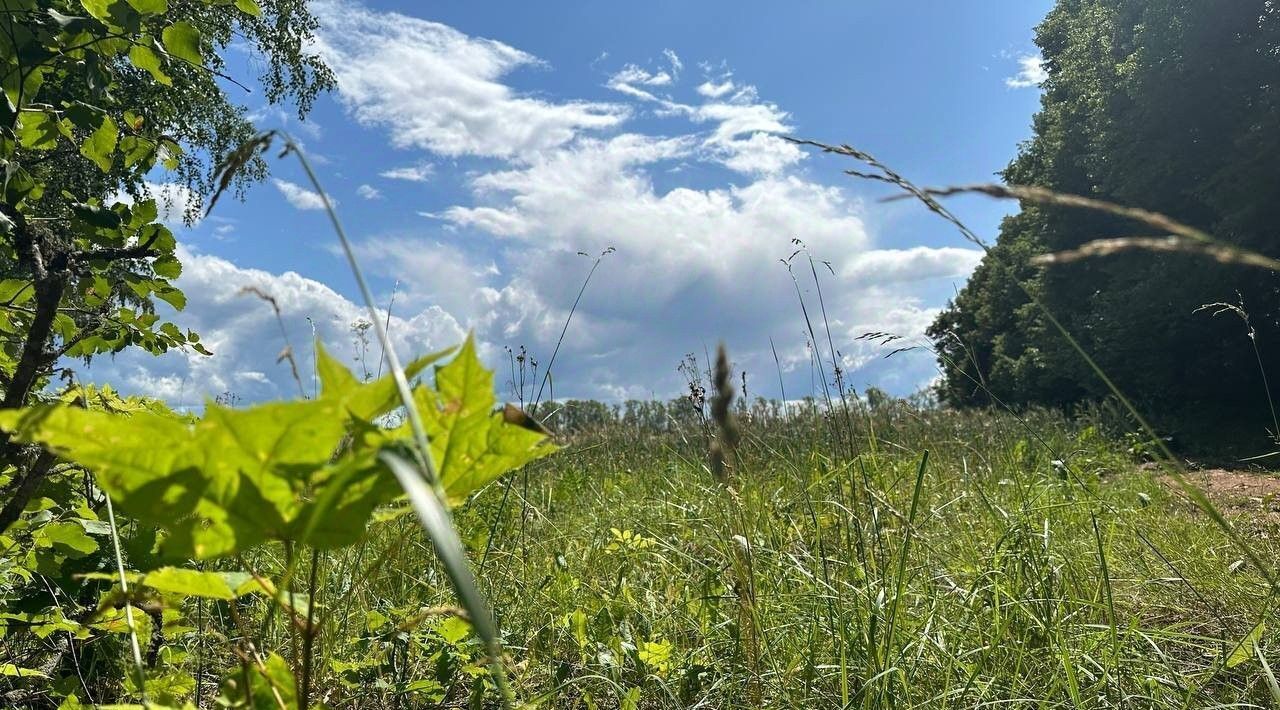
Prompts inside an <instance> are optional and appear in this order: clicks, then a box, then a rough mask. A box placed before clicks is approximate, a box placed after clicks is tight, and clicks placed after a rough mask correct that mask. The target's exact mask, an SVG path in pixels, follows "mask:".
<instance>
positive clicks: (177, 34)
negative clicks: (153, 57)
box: [160, 22, 202, 65]
mask: <svg viewBox="0 0 1280 710" xmlns="http://www.w3.org/2000/svg"><path fill="white" fill-rule="evenodd" d="M160 40H161V41H162V42H164V48H165V51H167V52H169V54H172V55H173V56H175V57H177V58H179V59H183V60H186V61H188V62H191V63H192V64H196V65H198V64H200V63H201V61H202V60H201V57H200V30H198V29H196V28H195V25H192V24H191V23H190V22H175V23H173V24H172V25H169V26H168V27H166V28H164V32H162V33H161V34H160Z"/></svg>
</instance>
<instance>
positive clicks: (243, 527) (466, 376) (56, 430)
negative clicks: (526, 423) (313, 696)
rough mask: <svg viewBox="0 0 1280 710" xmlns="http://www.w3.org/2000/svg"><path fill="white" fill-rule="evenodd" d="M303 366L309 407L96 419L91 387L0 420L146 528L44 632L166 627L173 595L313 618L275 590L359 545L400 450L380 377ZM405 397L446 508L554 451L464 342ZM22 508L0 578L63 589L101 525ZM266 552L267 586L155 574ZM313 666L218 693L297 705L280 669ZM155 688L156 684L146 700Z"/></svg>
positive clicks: (387, 388) (261, 662)
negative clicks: (269, 553)
mask: <svg viewBox="0 0 1280 710" xmlns="http://www.w3.org/2000/svg"><path fill="white" fill-rule="evenodd" d="M450 354H451V351H444V352H440V353H435V354H433V355H428V356H425V357H422V358H419V359H417V360H415V361H414V362H412V363H410V364H409V366H408V367H406V373H407V374H408V375H409V376H411V377H412V376H415V375H417V374H419V373H421V372H423V371H424V370H425V369H426V368H427V367H428V366H430V365H432V364H433V363H437V362H439V361H441V360H443V359H444V358H446V357H447V356H449V355H450ZM317 362H318V364H317V371H318V376H319V380H320V385H321V391H320V394H319V396H318V397H316V398H315V399H311V400H300V401H290V402H272V403H266V404H261V405H258V406H255V407H251V408H247V409H239V410H235V409H228V408H225V407H221V406H219V405H217V404H215V403H212V402H210V403H208V404H207V405H206V407H205V413H204V415H203V416H201V417H199V418H195V417H186V416H179V415H176V414H174V413H172V412H168V411H165V410H163V409H161V408H159V407H157V406H155V405H152V404H150V403H144V402H128V401H117V400H115V399H112V400H111V406H110V407H109V408H107V407H102V406H96V403H97V401H99V400H101V399H103V398H104V397H105V395H104V394H103V393H102V392H101V391H86V392H83V393H80V394H77V395H76V396H74V397H65V398H63V399H64V400H66V401H63V402H58V403H51V404H45V405H37V406H33V407H28V408H25V409H22V410H8V411H2V412H0V429H3V430H5V431H6V432H9V433H11V434H12V435H13V436H14V438H15V439H16V440H18V441H21V442H28V443H39V444H41V445H43V446H45V447H46V448H47V449H48V450H50V451H52V452H55V453H56V454H57V455H58V456H59V457H61V458H63V459H65V460H67V461H69V462H71V463H72V464H74V465H75V466H77V467H82V468H83V469H85V470H88V471H91V472H92V474H93V479H92V480H93V485H92V487H93V488H95V489H100V490H101V492H102V493H105V494H108V495H110V496H111V497H112V499H113V501H114V502H115V503H116V504H117V505H118V506H119V508H120V510H121V511H122V512H125V513H127V514H129V515H130V516H131V517H132V518H133V519H134V520H136V521H137V522H138V523H139V524H141V525H142V526H143V527H144V529H146V528H154V529H158V531H159V534H158V535H155V534H151V535H144V536H142V540H144V541H150V542H149V543H148V545H147V546H146V548H145V550H144V554H141V555H137V556H134V555H131V556H130V562H131V563H132V565H133V567H134V569H135V570H139V571H136V572H133V573H130V574H128V575H126V581H127V583H128V584H129V590H128V592H126V591H125V590H124V589H123V587H121V588H115V589H114V590H113V589H110V586H111V585H108V589H107V591H105V592H103V596H102V597H101V598H100V600H99V601H98V603H97V605H96V606H97V612H95V616H94V617H90V619H89V620H86V621H76V620H68V619H65V617H61V616H60V611H59V610H60V607H57V606H55V607H54V608H53V610H52V611H44V612H42V613H43V614H46V615H48V614H50V613H53V614H55V615H54V616H50V617H49V618H48V621H47V622H44V621H42V622H41V623H42V624H45V625H47V624H54V625H55V626H50V627H48V630H47V631H44V633H45V634H46V635H47V634H48V633H52V632H53V631H56V630H65V631H68V632H72V633H74V634H76V635H77V638H79V639H81V640H90V639H92V638H93V637H94V635H95V631H107V632H109V633H110V632H115V633H124V632H127V631H128V627H127V625H124V624H121V623H120V619H119V618H118V615H116V614H115V613H114V612H111V613H110V614H108V615H106V616H104V613H106V612H109V611H110V610H113V609H118V608H122V607H124V606H125V605H130V606H136V607H138V608H142V609H148V608H149V609H151V610H152V611H151V612H149V613H152V614H153V615H154V616H158V617H159V618H160V619H162V620H163V619H165V614H172V615H174V616H173V618H172V619H171V621H170V623H168V624H166V626H169V627H172V625H173V624H174V623H177V622H178V616H177V615H178V614H179V613H180V612H181V611H182V610H183V609H184V603H186V602H187V601H188V600H194V599H204V600H212V601H217V602H223V603H226V602H233V601H235V600H237V599H240V598H241V597H244V596H245V595H247V594H257V595H260V596H262V597H263V598H264V599H267V600H269V601H272V602H275V603H278V604H280V605H281V607H282V609H284V611H285V612H286V613H287V614H289V615H290V616H291V617H292V618H293V619H294V621H295V622H296V623H305V624H306V625H307V626H308V628H309V625H310V624H311V622H310V621H309V619H311V618H312V615H313V614H314V612H315V609H316V608H317V607H316V604H317V602H316V600H315V597H314V591H315V590H314V589H313V590H310V591H308V592H307V593H306V594H303V595H296V594H294V593H292V592H289V591H286V590H287V589H289V586H288V585H289V582H288V578H289V577H290V575H292V574H293V570H294V566H295V565H296V564H298V562H297V561H298V560H299V559H301V558H300V557H299V554H298V553H300V550H301V549H302V548H304V547H305V548H309V549H311V550H314V551H316V553H317V554H318V553H319V552H321V551H327V550H336V549H338V548H342V547H346V546H349V545H352V544H354V543H356V542H359V541H361V540H363V539H365V537H366V529H367V526H368V524H369V522H370V520H371V519H372V518H373V516H374V512H375V510H376V509H378V508H380V507H383V506H385V505H386V504H388V503H391V502H392V501H393V500H394V499H395V498H397V497H398V496H399V495H401V494H402V491H401V488H400V486H399V485H398V484H397V481H396V478H395V477H394V476H392V475H391V474H390V473H389V472H388V471H387V470H386V469H385V468H384V467H383V465H382V464H381V463H380V462H379V460H378V453H379V452H381V451H384V450H396V449H399V448H402V447H404V446H405V444H406V442H407V440H408V439H409V433H408V431H407V430H406V429H405V428H404V427H391V428H388V427H386V426H382V425H380V424H379V422H380V421H384V420H385V418H386V417H387V415H389V414H391V413H393V411H394V410H395V409H396V408H397V407H398V406H399V401H398V399H397V393H396V387H395V382H394V380H393V377H392V376H391V375H388V376H386V377H383V378H381V379H378V380H375V381H371V382H359V381H358V380H356V378H355V377H354V376H353V375H352V374H351V372H350V371H348V370H347V369H346V368H345V367H344V366H342V365H341V364H339V363H338V362H337V361H336V360H334V359H333V358H332V357H331V356H329V355H328V353H327V352H326V351H325V350H324V349H323V347H319V346H318V347H317ZM94 395H96V396H94ZM414 395H415V399H416V401H417V402H418V403H419V407H420V408H421V414H422V416H423V418H424V419H425V420H426V421H427V422H428V427H429V429H430V431H431V434H432V443H433V451H434V453H435V454H436V456H437V457H438V463H439V472H440V476H441V482H442V483H443V485H444V488H445V490H446V491H448V494H449V499H450V501H452V502H453V503H454V504H460V503H462V502H464V501H465V500H466V499H467V498H468V497H470V496H471V495H472V494H473V493H475V492H476V491H477V490H479V489H480V488H481V487H483V486H484V485H485V484H487V483H489V482H490V481H492V480H494V479H495V478H497V477H498V476H500V475H501V474H503V473H505V472H507V471H509V470H512V469H515V468H518V467H520V466H523V465H524V464H526V463H528V462H530V461H532V460H534V459H536V458H539V457H542V456H545V455H547V454H548V453H550V452H551V451H552V450H554V447H551V446H548V445H546V444H545V442H544V438H545V437H544V436H543V435H542V434H540V433H537V432H534V431H530V430H529V429H526V428H522V427H518V426H512V425H508V424H507V423H506V422H505V420H504V419H503V416H502V414H501V413H500V412H497V411H494V409H495V408H494V397H493V391H492V373H490V372H489V371H487V370H485V369H484V367H483V366H482V365H481V364H480V361H479V359H478V357H477V354H476V350H475V347H474V344H473V343H472V342H471V340H468V341H467V342H466V343H465V344H464V345H463V346H462V347H461V348H460V349H458V350H457V352H456V354H455V355H454V356H453V357H452V359H450V360H449V361H448V362H447V363H446V364H444V365H440V366H437V368H436V371H435V387H434V388H432V387H428V386H427V385H425V384H419V385H418V386H417V388H416V389H415V390H414ZM108 399H109V398H108ZM91 403H92V404H91ZM42 510H43V508H42ZM32 512H35V513H36V514H35V515H31V514H28V515H27V516H26V517H24V518H23V520H22V521H21V523H22V525H21V526H20V527H19V529H18V530H15V531H14V532H15V534H20V533H21V532H22V531H24V530H26V529H28V528H31V529H33V530H34V532H33V533H32V535H33V537H32V541H31V545H30V549H29V552H27V553H26V555H25V556H24V555H22V554H20V551H21V548H18V547H15V545H14V544H13V541H12V539H9V538H6V539H5V540H4V541H5V542H6V545H5V548H6V549H9V550H13V551H18V552H19V554H17V555H13V554H12V553H10V554H6V555H5V556H4V557H3V558H0V559H2V560H3V561H4V564H5V566H6V567H5V569H6V570H7V572H8V573H10V574H13V575H16V576H18V577H22V578H25V579H30V578H31V577H32V576H33V575H37V574H48V575H56V576H57V577H58V578H62V579H66V580H67V581H68V583H70V581H71V580H70V578H69V576H68V572H69V571H70V569H68V570H66V571H64V570H63V569H61V568H62V567H64V566H66V567H69V568H72V569H74V567H75V566H74V565H68V561H69V560H75V559H80V558H83V557H85V556H87V555H89V554H90V553H93V552H95V551H97V550H98V549H99V545H98V541H97V540H95V539H94V538H93V537H92V535H93V534H97V535H103V534H107V533H109V532H110V530H109V529H107V528H104V526H103V525H102V524H101V522H100V521H98V520H97V517H96V515H95V514H93V513H92V512H91V511H84V513H83V514H84V516H86V517H82V518H70V519H67V520H63V521H60V522H52V521H48V520H41V519H40V515H39V513H40V512H41V511H32ZM272 542H275V543H282V544H283V545H284V548H285V549H286V550H287V551H288V554H287V557H288V560H289V561H288V562H287V563H286V564H285V566H284V567H283V568H282V569H277V570H276V573H277V574H282V575H283V579H280V578H277V581H275V582H273V581H272V579H271V578H270V577H268V576H263V574H261V573H259V572H257V571H255V570H254V569H253V568H252V567H250V568H248V569H244V568H242V569H240V570H236V571H230V572H228V571H213V570H202V569H190V568H187V567H182V566H171V565H166V564H164V563H166V562H177V563H181V562H182V561H183V560H187V559H194V560H213V559H216V558H227V557H234V558H236V559H237V560H238V561H239V564H240V565H243V564H244V563H243V560H244V559H245V556H246V555H251V554H253V553H254V552H255V551H256V550H257V549H259V548H261V547H262V546H263V545H264V544H267V543H272ZM312 559H313V561H312V563H311V564H312V565H314V564H316V563H315V561H314V560H315V558H312ZM161 565H164V566H161ZM80 572H81V577H80V578H81V579H91V580H97V581H99V582H110V581H112V580H114V579H115V575H114V574H111V573H108V572H104V571H101V568H95V569H94V570H80ZM31 619H32V620H33V621H34V620H35V619H36V617H31ZM90 622H91V623H90ZM104 623H106V624H109V626H107V627H104V626H103V624H104ZM37 628H40V627H37ZM170 632H172V631H170ZM37 633H40V632H37ZM152 633H153V634H154V633H157V632H155V631H153V632H152ZM313 661H314V659H312V658H306V659H301V658H296V657H295V658H293V659H292V664H290V663H289V662H287V661H286V660H285V659H283V658H281V657H280V656H277V655H274V654H268V655H267V656H265V657H263V658H259V659H256V660H254V662H248V661H246V665H245V666H244V667H243V668H242V669H240V670H237V671H235V672H233V673H232V674H230V675H229V676H228V677H227V680H226V682H225V683H224V685H223V689H222V693H223V697H224V698H225V699H226V702H228V703H230V704H231V706H232V707H238V706H244V707H261V706H262V705H261V703H262V701H263V698H266V697H268V696H272V694H273V693H279V692H281V683H280V680H281V678H287V679H288V692H287V693H285V694H284V695H282V696H281V702H284V703H285V705H286V706H287V707H293V706H295V705H297V704H298V703H299V702H301V701H300V700H298V699H297V698H298V697H299V695H297V694H298V693H304V692H305V691H302V690H295V689H293V683H294V675H293V674H294V672H295V669H300V668H302V667H303V664H304V663H308V664H310V663H312V662H313ZM174 665H175V666H177V667H180V666H181V664H180V663H179V664H174ZM164 677H165V678H167V679H168V681H165V682H169V681H172V682H177V681H176V680H175V679H176V678H179V677H183V678H189V676H184V675H182V674H181V673H178V674H177V675H174V673H173V672H170V673H169V674H168V675H165V676H164ZM148 685H150V683H148ZM162 687H165V686H164V684H163V683H162V682H157V683H156V684H155V686H154V687H152V690H151V692H152V693H153V694H154V693H155V692H157V690H156V689H157V688H162ZM184 687H185V686H184ZM137 692H139V693H140V692H141V689H137ZM190 692H192V690H191V689H188V690H186V691H183V692H181V693H178V694H177V695H189V694H190ZM153 697H154V696H153ZM272 697H274V696H272ZM237 703H238V704H239V705H237ZM290 703H293V704H292V705H290Z"/></svg>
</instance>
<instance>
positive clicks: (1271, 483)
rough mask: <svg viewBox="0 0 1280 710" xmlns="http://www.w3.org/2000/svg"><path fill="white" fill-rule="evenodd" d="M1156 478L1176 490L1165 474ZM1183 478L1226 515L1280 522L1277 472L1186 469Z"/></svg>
mask: <svg viewBox="0 0 1280 710" xmlns="http://www.w3.org/2000/svg"><path fill="white" fill-rule="evenodd" d="M1159 480H1160V482H1161V483H1163V484H1165V485H1167V486H1169V487H1171V488H1174V489H1175V490H1176V489H1177V485H1176V484H1175V483H1174V482H1173V480H1172V479H1171V478H1169V477H1168V476H1160V478H1159ZM1187 480H1188V482H1190V483H1192V484H1194V485H1195V486H1196V487H1197V488H1199V489H1200V490H1202V491H1204V492H1205V495H1207V496H1209V500H1211V501H1213V503H1214V505H1216V506H1218V509H1219V510H1221V511H1222V512H1223V513H1224V514H1226V515H1242V516H1250V517H1253V518H1255V519H1256V520H1257V521H1258V522H1265V523H1275V524H1280V475H1276V474H1274V473H1264V472H1258V471H1229V470H1227V469H1223V468H1209V469H1203V470H1199V471H1191V472H1189V473H1188V474H1187Z"/></svg>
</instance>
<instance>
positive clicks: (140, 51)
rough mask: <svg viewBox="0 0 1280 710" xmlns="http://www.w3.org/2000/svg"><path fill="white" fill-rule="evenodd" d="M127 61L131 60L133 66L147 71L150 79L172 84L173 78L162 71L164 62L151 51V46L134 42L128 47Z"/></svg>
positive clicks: (168, 84)
mask: <svg viewBox="0 0 1280 710" xmlns="http://www.w3.org/2000/svg"><path fill="white" fill-rule="evenodd" d="M129 61H130V62H133V66H135V67H137V68H139V69H141V70H143V71H145V72H147V73H148V74H150V75H151V78H152V79H155V80H156V81H158V82H160V83H161V84H164V85H165V86H172V85H173V79H171V78H169V75H168V74H165V73H164V62H163V61H162V60H161V59H160V56H159V55H158V54H156V53H155V52H153V51H151V48H150V47H148V46H146V45H144V44H135V45H133V46H132V47H130V48H129Z"/></svg>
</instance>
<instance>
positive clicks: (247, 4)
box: [236, 0, 262, 17]
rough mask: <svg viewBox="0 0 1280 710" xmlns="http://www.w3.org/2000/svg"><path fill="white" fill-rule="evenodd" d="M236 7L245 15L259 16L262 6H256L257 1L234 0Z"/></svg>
mask: <svg viewBox="0 0 1280 710" xmlns="http://www.w3.org/2000/svg"><path fill="white" fill-rule="evenodd" d="M236 8H237V9H239V10H240V12H243V13H244V14H246V15H251V16H253V17H259V16H261V15H262V8H260V7H258V3H256V2H254V0H236Z"/></svg>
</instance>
